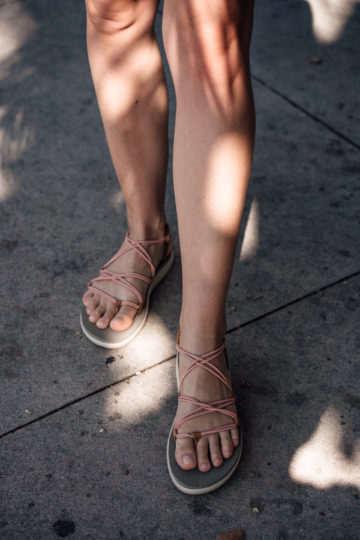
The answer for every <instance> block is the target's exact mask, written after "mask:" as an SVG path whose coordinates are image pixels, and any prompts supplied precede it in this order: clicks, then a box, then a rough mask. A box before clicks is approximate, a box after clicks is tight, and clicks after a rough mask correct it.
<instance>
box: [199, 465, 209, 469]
mask: <svg viewBox="0 0 360 540" xmlns="http://www.w3.org/2000/svg"><path fill="white" fill-rule="evenodd" d="M199 469H200V470H201V471H207V470H208V469H209V465H206V463H201V465H199Z"/></svg>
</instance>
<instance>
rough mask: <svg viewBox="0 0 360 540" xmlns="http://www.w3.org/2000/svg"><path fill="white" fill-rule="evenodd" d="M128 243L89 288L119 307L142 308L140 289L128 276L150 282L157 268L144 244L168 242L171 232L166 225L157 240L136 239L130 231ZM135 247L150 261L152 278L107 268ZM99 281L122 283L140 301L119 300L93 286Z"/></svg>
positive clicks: (127, 236)
mask: <svg viewBox="0 0 360 540" xmlns="http://www.w3.org/2000/svg"><path fill="white" fill-rule="evenodd" d="M125 241H126V245H125V246H123V247H122V248H120V249H119V251H118V252H117V253H115V255H114V256H113V257H112V258H111V259H110V260H109V261H108V262H107V263H106V264H104V266H103V267H102V268H101V270H100V273H99V276H98V277H96V278H94V279H92V280H91V281H90V283H89V284H88V290H89V291H90V292H92V293H95V294H98V295H99V296H102V297H103V298H106V300H109V301H110V302H112V303H113V304H116V305H117V306H118V308H120V306H129V307H132V308H134V309H141V308H142V305H143V301H144V299H143V296H142V294H141V293H140V291H138V289H137V288H136V287H135V286H134V285H133V284H132V283H130V282H129V281H127V278H136V279H140V280H141V281H144V282H145V283H147V284H150V283H151V282H152V281H153V279H154V277H155V274H156V268H155V266H154V264H153V262H152V259H151V257H150V255H149V253H148V252H147V251H146V249H145V247H144V246H150V245H152V244H163V243H164V244H167V243H169V241H170V233H169V227H168V225H166V234H165V235H164V236H163V237H161V238H158V239H156V240H134V239H133V238H130V235H129V233H128V232H127V233H126V237H125ZM132 249H134V250H135V251H136V252H137V253H138V254H139V255H140V257H142V258H143V259H144V261H145V262H147V263H148V265H149V267H150V270H151V278H149V277H147V276H143V275H142V274H137V273H136V272H123V273H121V274H119V273H116V272H112V271H111V270H107V268H108V267H109V266H110V265H111V264H112V263H113V262H114V261H116V260H117V259H118V258H119V257H121V255H124V253H127V252H128V251H130V250H132ZM98 281H112V282H114V283H117V284H118V285H121V286H123V287H126V288H127V289H128V290H129V291H130V292H132V293H133V294H134V295H135V296H136V298H137V300H138V303H135V302H131V301H130V300H118V299H117V298H114V297H113V296H111V295H110V294H108V293H106V292H104V291H101V290H100V289H98V288H96V287H93V284H94V283H96V282H98Z"/></svg>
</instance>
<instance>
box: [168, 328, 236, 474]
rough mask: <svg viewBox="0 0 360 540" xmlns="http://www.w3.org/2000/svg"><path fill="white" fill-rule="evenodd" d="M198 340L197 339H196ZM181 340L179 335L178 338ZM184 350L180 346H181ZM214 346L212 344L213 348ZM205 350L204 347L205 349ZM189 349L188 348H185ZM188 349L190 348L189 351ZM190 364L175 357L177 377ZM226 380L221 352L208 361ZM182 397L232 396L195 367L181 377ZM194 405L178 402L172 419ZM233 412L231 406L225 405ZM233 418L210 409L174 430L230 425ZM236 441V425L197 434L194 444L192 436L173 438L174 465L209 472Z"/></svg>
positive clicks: (219, 463)
mask: <svg viewBox="0 0 360 540" xmlns="http://www.w3.org/2000/svg"><path fill="white" fill-rule="evenodd" d="M199 341H201V339H200V340H199ZM181 342H182V343H183V342H185V340H183V334H182V338H181ZM181 346H182V347H183V348H184V349H185V350H187V349H186V348H185V346H184V345H181ZM214 348H216V347H214ZM208 350H209V349H207V350H205V352H207V351H208ZM189 352H190V351H189ZM191 352H192V351H191ZM200 352H202V353H204V350H203V349H201V346H199V349H197V351H196V354H199V353H200ZM190 364H191V360H190V359H189V358H187V357H186V356H184V355H181V354H180V356H179V378H180V379H181V376H182V374H183V373H184V371H185V369H186V368H187V367H188V366H189V365H190ZM211 364H212V365H213V366H216V367H217V368H218V369H219V370H220V371H221V373H223V374H224V375H225V377H226V379H227V380H229V372H228V369H227V366H226V360H225V354H224V352H222V353H221V354H220V355H219V356H218V357H217V358H216V359H214V360H212V361H211ZM181 395H182V396H191V397H194V398H196V399H198V400H199V401H202V402H204V403H210V402H212V401H216V400H221V399H225V398H229V397H231V396H232V393H231V392H230V390H229V389H228V388H227V387H226V386H225V385H224V383H222V382H221V381H220V380H219V379H218V378H217V377H215V376H214V375H212V374H211V373H208V372H207V371H206V370H205V369H203V368H201V367H197V368H195V369H194V370H193V371H191V373H189V374H188V375H187V376H186V377H185V378H184V381H183V383H182V386H181ZM195 408H196V405H194V404H192V403H186V402H185V403H184V402H179V405H178V410H177V413H176V420H178V419H179V418H181V417H182V416H184V415H185V414H187V413H189V412H190V411H192V410H194V409H195ZM225 408H226V409H227V410H229V411H232V412H233V413H235V414H236V407H235V405H229V406H228V407H225ZM233 423H234V420H233V419H232V418H231V417H229V416H227V415H224V414H221V413H217V412H212V413H210V414H205V415H203V416H200V417H197V418H194V419H191V420H187V421H185V422H184V423H183V424H181V425H180V426H179V428H178V433H194V432H201V431H208V430H211V429H215V428H217V427H219V426H225V425H229V424H233ZM238 444H239V430H238V429H237V428H234V429H231V430H228V431H222V432H220V433H216V434H211V435H207V436H203V437H201V438H200V439H199V440H198V442H197V444H196V447H195V445H194V440H193V439H192V438H186V439H179V438H177V439H176V451H175V458H176V461H177V463H178V465H179V466H180V467H181V468H182V469H185V470H190V469H194V468H195V467H196V466H198V468H199V470H200V471H203V472H206V471H209V470H210V469H211V467H212V465H213V466H214V467H220V466H221V465H222V463H223V459H224V458H229V457H231V455H232V453H233V450H234V447H235V446H238Z"/></svg>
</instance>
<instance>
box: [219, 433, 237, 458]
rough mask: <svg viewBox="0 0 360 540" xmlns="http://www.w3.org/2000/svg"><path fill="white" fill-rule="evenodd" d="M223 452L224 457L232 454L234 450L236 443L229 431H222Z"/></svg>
mask: <svg viewBox="0 0 360 540" xmlns="http://www.w3.org/2000/svg"><path fill="white" fill-rule="evenodd" d="M220 444H221V453H222V455H223V456H224V458H229V457H231V456H232V453H233V450H234V443H233V440H232V438H231V435H230V432H229V431H222V432H221V433H220Z"/></svg>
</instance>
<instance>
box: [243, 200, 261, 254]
mask: <svg viewBox="0 0 360 540" xmlns="http://www.w3.org/2000/svg"><path fill="white" fill-rule="evenodd" d="M258 247H259V203H258V201H257V200H256V198H254V199H253V200H252V202H251V206H250V212H249V216H248V220H247V223H246V227H245V233H244V238H243V242H242V245H241V252H240V261H246V260H247V259H250V258H251V257H253V256H254V255H255V253H256V250H257V248H258Z"/></svg>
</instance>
